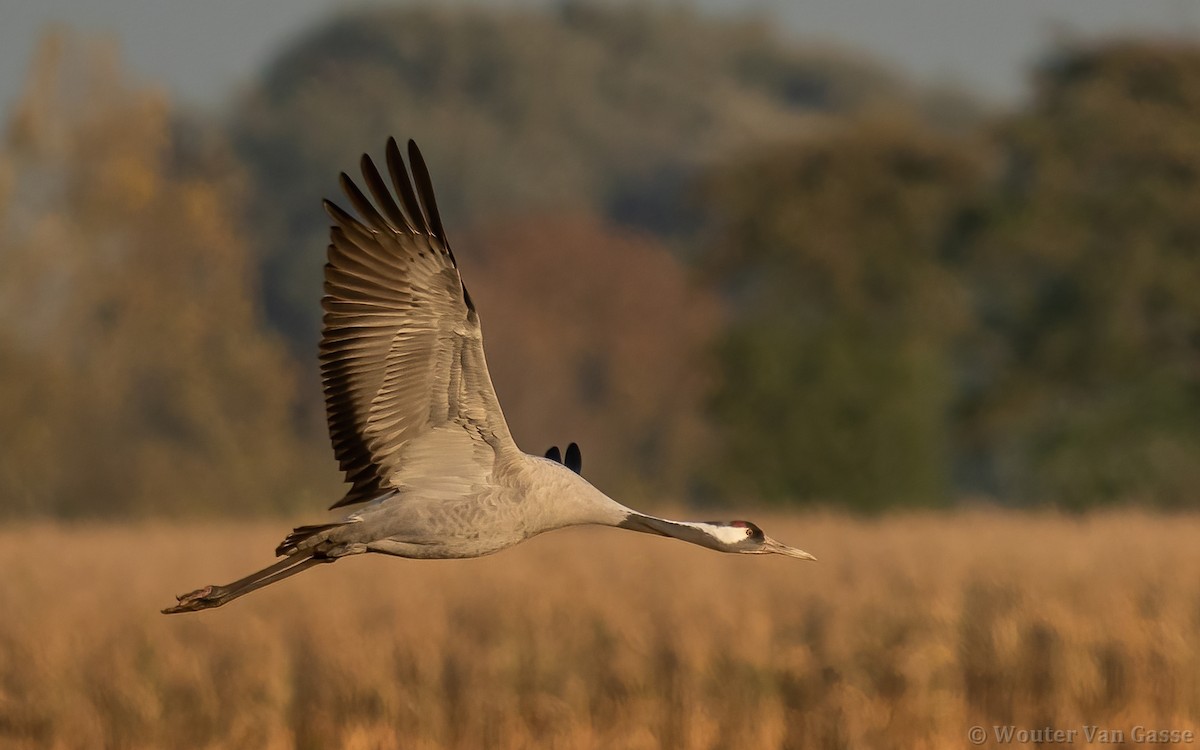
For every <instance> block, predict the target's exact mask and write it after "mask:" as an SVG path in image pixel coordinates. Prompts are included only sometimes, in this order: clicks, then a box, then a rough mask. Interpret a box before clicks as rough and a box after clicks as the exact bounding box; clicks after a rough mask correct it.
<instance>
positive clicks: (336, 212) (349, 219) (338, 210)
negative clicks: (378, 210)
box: [321, 198, 365, 229]
mask: <svg viewBox="0 0 1200 750" xmlns="http://www.w3.org/2000/svg"><path fill="white" fill-rule="evenodd" d="M321 205H322V206H324V207H325V213H327V214H329V218H331V219H333V220H334V221H335V222H337V223H338V224H341V225H342V226H344V227H355V226H360V225H359V223H358V220H357V219H355V218H354V217H353V216H351V215H350V214H348V213H346V212H345V211H344V210H342V207H341V206H339V205H338V204H336V203H334V202H333V201H331V200H329V199H328V198H326V199H324V200H322V201H321ZM364 229H365V227H364Z"/></svg>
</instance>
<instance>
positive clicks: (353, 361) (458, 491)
mask: <svg viewBox="0 0 1200 750" xmlns="http://www.w3.org/2000/svg"><path fill="white" fill-rule="evenodd" d="M386 158H387V171H388V175H389V177H390V179H391V185H392V188H394V190H395V196H393V193H392V192H391V190H389V188H388V186H387V185H386V184H385V182H384V180H383V177H382V176H381V174H380V172H379V170H378V169H377V168H376V166H375V163H374V162H373V161H372V160H371V158H370V157H369V156H367V155H366V154H364V155H363V157H362V160H361V168H362V176H363V183H364V184H365V185H366V188H367V190H368V191H369V192H370V194H371V196H372V197H373V198H374V203H372V202H371V201H370V200H368V199H367V197H366V195H364V194H363V192H362V191H361V190H360V189H359V187H358V186H357V185H355V183H354V181H353V180H351V179H350V178H349V177H348V176H347V175H346V174H345V173H342V175H341V186H342V189H343V190H344V191H345V193H346V196H347V198H348V199H349V201H350V204H351V205H352V206H353V207H354V210H355V211H356V212H357V213H358V216H357V217H355V216H352V215H351V214H349V213H347V212H346V211H344V210H343V209H341V208H340V207H338V206H337V205H336V204H334V203H332V202H330V201H325V210H326V211H327V212H328V213H329V215H330V216H331V217H332V219H333V225H332V227H331V228H330V231H329V235H330V244H329V256H328V258H329V262H328V263H327V264H326V265H325V294H324V296H323V298H322V300H321V306H322V308H323V309H324V313H325V315H324V327H323V330H322V337H321V346H320V362H321V379H322V383H323V387H324V392H325V408H326V417H327V419H328V422H329V435H330V438H331V440H332V442H333V451H334V454H335V455H336V457H337V460H338V463H339V466H340V467H341V469H342V471H344V472H345V474H346V482H347V483H348V484H349V485H350V487H349V489H348V490H347V491H346V494H345V496H344V497H342V499H340V500H338V501H337V502H336V503H334V504H333V505H332V506H331V508H330V509H331V510H332V509H335V508H344V507H347V506H361V507H359V508H358V509H357V510H354V511H353V512H351V513H349V514H348V515H346V516H345V517H344V518H342V519H340V520H338V521H334V522H333V523H323V524H316V525H312V526H301V527H299V528H296V529H294V530H293V531H292V533H291V534H288V536H287V537H286V538H285V539H284V540H283V542H281V543H280V544H279V546H278V547H277V548H276V550H275V554H276V555H277V556H278V557H281V558H282V559H281V560H279V561H278V562H276V563H275V564H274V565H270V566H268V567H266V568H263V569H262V570H259V571H257V572H254V573H251V574H250V575H248V576H246V577H245V578H241V579H239V580H237V581H234V582H232V583H228V584H225V585H214V586H205V587H204V588H201V589H198V590H196V591H192V592H190V593H187V594H182V595H180V596H178V597H176V598H177V599H178V601H177V603H176V604H175V605H174V606H171V607H168V608H167V609H164V610H163V612H164V613H166V614H171V613H176V612H191V611H195V610H201V609H208V608H211V607H220V606H221V605H223V604H227V603H229V602H231V601H233V600H234V599H237V598H238V597H240V596H243V595H245V594H248V593H250V592H251V591H255V590H257V589H260V588H262V587H264V586H267V585H269V584H272V583H276V582H278V581H282V580H283V579H285V578H288V577H290V576H293V575H296V574H297V573H300V572H301V571H304V570H307V569H308V568H311V567H313V566H314V565H320V564H324V563H331V562H334V561H336V560H339V559H341V558H343V557H348V556H350V555H357V554H362V553H364V552H377V553H383V554H387V555H396V556H398V557H408V558H421V559H429V558H442V559H445V558H464V557H480V556H483V555H488V554H491V553H493V552H498V551H499V550H502V549H504V548H506V547H511V546H513V545H514V544H518V543H520V542H522V541H524V540H526V539H529V538H530V537H532V536H535V535H537V534H541V533H542V532H545V531H552V530H554V529H561V528H564V527H567V526H578V525H583V524H598V525H602V526H615V527H617V528H622V529H630V530H632V531H640V532H643V533H647V534H658V535H661V536H669V537H674V538H675V539H681V540H683V541H685V542H691V543H692V544H698V545H700V546H702V547H707V548H709V549H712V550H717V551H719V552H735V553H741V554H749V555H760V554H767V553H778V554H781V555H787V556H788V557H794V558H797V559H800V560H815V559H816V558H814V557H813V556H812V555H810V554H808V553H807V552H804V551H803V550H799V549H796V548H794V547H789V546H787V545H785V544H781V543H779V542H777V541H775V540H774V539H772V538H770V537H768V536H766V535H765V534H763V532H762V529H760V528H759V527H758V526H755V525H754V524H753V523H750V522H749V521H729V522H718V521H709V522H696V521H671V520H667V519H665V518H656V517H654V516H649V515H646V514H644V513H638V512H637V511H635V510H632V509H630V508H627V507H625V506H624V505H621V504H620V503H618V502H616V501H615V500H613V499H611V498H609V497H608V496H607V495H605V494H604V493H603V492H600V491H599V490H598V489H596V488H595V487H593V486H592V485H591V484H590V483H589V482H587V481H586V480H585V479H584V478H583V477H582V476H581V475H580V473H579V472H580V468H581V466H582V458H581V456H580V452H579V448H578V446H576V445H575V444H574V443H572V444H571V445H569V446H568V447H567V452H566V458H565V463H564V462H563V460H562V458H561V456H560V454H559V452H558V448H557V446H556V447H554V448H551V449H550V450H549V451H547V453H546V455H545V456H544V457H543V456H532V455H528V454H526V453H523V452H522V451H521V450H520V449H519V448H518V447H517V445H516V443H515V442H513V439H512V435H511V434H510V433H509V430H508V425H507V424H506V423H505V421H504V414H503V413H502V412H501V410H500V402H499V401H498V400H497V398H496V392H495V390H494V389H493V387H492V380H491V377H490V376H489V375H488V369H487V362H486V361H485V360H484V356H483V333H482V331H481V329H480V326H479V314H478V313H477V311H476V310H475V305H474V303H473V302H472V301H471V295H470V294H468V293H467V288H466V286H464V285H463V282H462V277H461V276H460V275H459V269H458V263H457V261H456V260H455V258H454V253H453V251H451V249H450V243H449V242H448V241H447V240H446V232H445V230H444V229H443V227H442V220H441V218H440V217H439V215H438V210H437V204H436V203H435V202H434V197H433V185H432V182H431V181H430V179H429V170H428V169H427V168H426V166H425V160H424V159H423V158H422V157H421V152H420V151H419V150H418V149H417V146H416V144H415V143H413V142H412V141H409V142H408V161H409V164H410V166H411V168H412V178H411V179H410V177H409V170H408V169H407V168H406V167H405V164H404V160H403V158H402V156H401V153H400V148H399V146H398V145H397V144H396V141H395V139H389V140H388V143H387V149H386ZM397 198H398V199H399V202H397Z"/></svg>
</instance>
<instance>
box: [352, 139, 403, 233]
mask: <svg viewBox="0 0 1200 750" xmlns="http://www.w3.org/2000/svg"><path fill="white" fill-rule="evenodd" d="M359 167H360V168H361V169H362V175H363V181H365V182H366V183H367V189H368V190H370V191H371V197H372V198H374V199H375V203H376V204H378V205H379V207H380V208H381V209H383V212H384V213H385V214H387V218H388V220H389V221H390V222H391V223H392V228H393V229H395V230H396V231H400V230H407V231H409V232H411V231H413V227H412V225H411V224H409V222H408V217H406V216H405V215H404V212H403V211H401V210H400V207H399V206H397V205H396V201H395V200H394V199H393V198H392V191H390V190H388V189H387V185H385V184H384V182H383V178H382V177H380V176H379V170H378V169H376V168H375V162H373V161H371V157H370V156H368V155H367V154H363V155H362V159H361V160H360V161H359Z"/></svg>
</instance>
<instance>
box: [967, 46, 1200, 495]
mask: <svg viewBox="0 0 1200 750" xmlns="http://www.w3.org/2000/svg"><path fill="white" fill-rule="evenodd" d="M1198 118H1200V49H1197V48H1196V47H1194V46H1184V45H1172V44H1164V43H1155V44H1148V43H1128V42H1127V43H1114V44H1111V45H1105V46H1100V47H1096V48H1088V49H1078V50H1064V51H1063V52H1061V53H1060V54H1059V56H1058V57H1057V58H1056V59H1054V60H1052V61H1051V62H1050V63H1049V64H1048V65H1047V66H1045V68H1044V69H1043V71H1042V72H1041V75H1040V78H1039V81H1038V91H1037V96H1036V98H1035V100H1034V103H1033V105H1032V107H1031V108H1030V109H1029V111H1027V112H1025V113H1023V114H1021V115H1018V116H1016V117H1014V118H1012V119H1011V120H1009V121H1008V122H1006V123H1005V124H1004V125H1003V127H1002V128H1001V129H1000V134H999V141H1000V144H1001V147H1002V149H1003V151H1004V154H1005V157H1006V161H1007V168H1006V173H1005V175H1004V178H1003V180H1002V183H1001V185H1000V186H999V187H998V189H997V191H996V195H995V196H994V199H993V200H992V202H991V205H990V209H989V211H988V212H987V214H986V216H984V217H983V219H982V221H981V222H980V228H979V231H978V237H977V238H976V239H975V240H974V241H973V243H972V245H973V250H972V253H973V254H972V258H971V262H970V267H971V273H972V282H971V283H972V285H973V286H974V287H975V288H976V289H977V299H978V300H979V308H980V327H979V329H978V330H977V331H976V333H975V336H974V338H973V340H972V342H971V348H970V351H971V358H970V360H969V366H970V369H971V371H972V372H974V373H975V374H976V376H977V377H978V378H979V381H980V382H979V383H977V384H976V387H975V391H974V393H973V394H972V395H971V397H970V398H968V399H967V400H966V401H965V408H964V413H965V414H966V419H965V424H964V429H966V430H967V431H968V432H969V434H971V435H972V439H973V440H974V441H975V446H976V449H977V450H978V451H979V452H980V453H981V454H983V455H986V456H987V457H988V461H989V462H990V463H989V464H988V471H989V474H990V480H991V481H992V482H993V483H994V487H995V488H996V489H997V490H998V491H1000V492H1002V493H1004V494H1009V495H1014V496H1016V497H1020V498H1023V499H1026V500H1030V501H1041V502H1050V503H1055V504H1061V505H1065V506H1068V507H1074V508H1083V507H1087V506H1090V505H1093V504H1096V503H1103V502H1114V501H1119V500H1127V499H1131V498H1133V499H1140V500H1142V501H1145V502H1150V503H1154V504H1159V505H1167V506H1181V505H1188V504H1195V502H1196V499H1197V492H1198V490H1200V462H1198V461H1196V456H1197V455H1200V367H1198V366H1197V363H1198V362H1200V356H1198V355H1200V138H1198V137H1197V129H1196V122H1197V119H1198Z"/></svg>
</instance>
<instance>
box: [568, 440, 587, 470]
mask: <svg viewBox="0 0 1200 750" xmlns="http://www.w3.org/2000/svg"><path fill="white" fill-rule="evenodd" d="M563 464H564V465H565V466H566V467H567V468H568V469H570V470H571V471H573V472H575V473H576V474H583V454H582V453H580V452H579V446H578V445H576V444H575V443H571V444H570V445H568V446H567V455H566V456H565V457H564V458H563Z"/></svg>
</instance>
